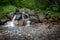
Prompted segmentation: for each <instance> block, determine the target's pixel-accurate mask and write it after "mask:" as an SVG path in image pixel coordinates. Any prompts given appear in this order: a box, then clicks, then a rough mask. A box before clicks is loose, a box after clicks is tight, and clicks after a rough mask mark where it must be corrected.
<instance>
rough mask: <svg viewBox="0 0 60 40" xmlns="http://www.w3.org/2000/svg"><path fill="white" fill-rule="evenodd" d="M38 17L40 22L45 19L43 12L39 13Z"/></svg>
mask: <svg viewBox="0 0 60 40" xmlns="http://www.w3.org/2000/svg"><path fill="white" fill-rule="evenodd" d="M38 17H39V20H40V22H43V20H44V19H45V15H44V14H43V13H39V14H38Z"/></svg>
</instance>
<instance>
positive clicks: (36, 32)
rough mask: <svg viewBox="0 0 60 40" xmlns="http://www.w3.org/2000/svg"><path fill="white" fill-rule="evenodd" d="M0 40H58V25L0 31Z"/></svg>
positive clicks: (59, 35)
mask: <svg viewBox="0 0 60 40" xmlns="http://www.w3.org/2000/svg"><path fill="white" fill-rule="evenodd" d="M0 40H60V25H50V24H42V23H39V24H36V25H32V26H31V27H25V26H22V27H19V26H17V27H15V28H12V29H5V30H2V29H0Z"/></svg>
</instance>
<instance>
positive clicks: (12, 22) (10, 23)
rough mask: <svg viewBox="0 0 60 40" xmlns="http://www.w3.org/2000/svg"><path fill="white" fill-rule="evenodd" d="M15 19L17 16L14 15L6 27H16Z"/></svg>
mask: <svg viewBox="0 0 60 40" xmlns="http://www.w3.org/2000/svg"><path fill="white" fill-rule="evenodd" d="M15 18H16V15H14V17H13V19H12V21H11V22H8V23H7V25H5V27H8V28H12V27H15V25H14V21H15Z"/></svg>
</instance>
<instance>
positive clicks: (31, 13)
mask: <svg viewBox="0 0 60 40" xmlns="http://www.w3.org/2000/svg"><path fill="white" fill-rule="evenodd" d="M28 14H29V15H36V14H37V12H36V11H35V10H32V11H30V12H28Z"/></svg>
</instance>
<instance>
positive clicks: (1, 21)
mask: <svg viewBox="0 0 60 40" xmlns="http://www.w3.org/2000/svg"><path fill="white" fill-rule="evenodd" d="M7 21H9V20H8V19H0V25H3V24H5V23H6V22H7Z"/></svg>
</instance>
